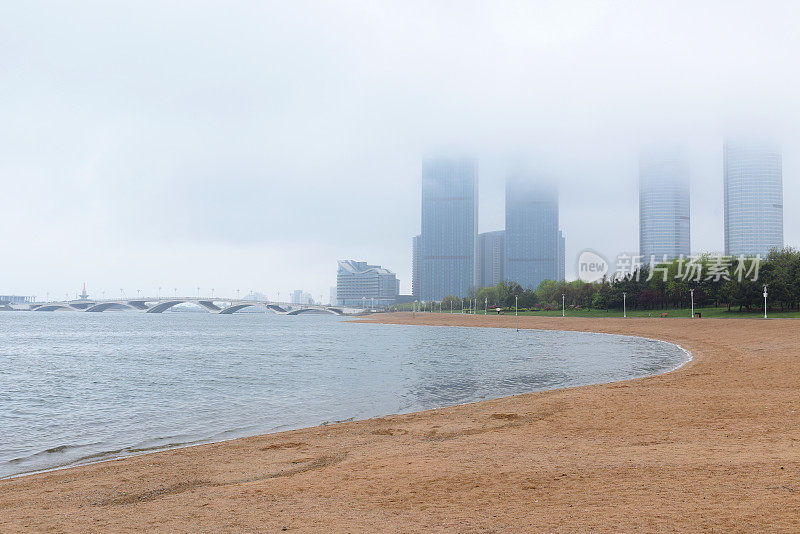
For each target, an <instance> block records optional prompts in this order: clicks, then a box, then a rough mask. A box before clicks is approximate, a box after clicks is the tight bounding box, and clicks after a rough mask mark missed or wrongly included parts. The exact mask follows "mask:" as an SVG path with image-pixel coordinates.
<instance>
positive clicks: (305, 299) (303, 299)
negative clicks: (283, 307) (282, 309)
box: [292, 289, 314, 304]
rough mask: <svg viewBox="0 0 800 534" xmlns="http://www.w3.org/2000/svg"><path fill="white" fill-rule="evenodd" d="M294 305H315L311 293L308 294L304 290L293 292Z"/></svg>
mask: <svg viewBox="0 0 800 534" xmlns="http://www.w3.org/2000/svg"><path fill="white" fill-rule="evenodd" d="M292 304H314V298H313V297H312V296H311V293H306V292H305V291H303V290H302V289H295V290H294V291H292Z"/></svg>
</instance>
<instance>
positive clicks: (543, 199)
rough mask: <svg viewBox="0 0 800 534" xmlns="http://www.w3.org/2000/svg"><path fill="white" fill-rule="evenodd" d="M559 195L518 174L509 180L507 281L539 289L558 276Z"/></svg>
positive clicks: (539, 183)
mask: <svg viewBox="0 0 800 534" xmlns="http://www.w3.org/2000/svg"><path fill="white" fill-rule="evenodd" d="M558 248H559V247H558V192H557V191H556V189H555V188H554V187H552V186H550V185H549V184H547V183H546V182H544V180H542V179H540V178H537V177H535V176H532V175H531V174H529V173H526V172H521V171H516V172H513V173H511V174H509V176H508V179H507V180H506V269H505V277H506V279H508V280H510V281H512V282H517V283H519V284H520V285H521V286H522V287H524V288H531V289H536V288H537V287H538V286H539V284H540V283H541V282H542V280H556V279H557V278H558V277H559V273H558V267H559V266H558V263H559V260H558Z"/></svg>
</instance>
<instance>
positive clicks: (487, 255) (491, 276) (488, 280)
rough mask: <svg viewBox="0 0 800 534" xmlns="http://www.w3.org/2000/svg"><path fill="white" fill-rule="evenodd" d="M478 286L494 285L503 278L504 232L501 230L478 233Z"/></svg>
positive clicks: (504, 256)
mask: <svg viewBox="0 0 800 534" xmlns="http://www.w3.org/2000/svg"><path fill="white" fill-rule="evenodd" d="M477 250H478V276H477V277H476V278H477V279H478V280H477V283H476V284H475V285H476V286H478V287H490V286H496V285H497V284H499V283H500V282H502V281H503V280H504V279H505V276H504V270H505V262H506V233H505V231H503V230H498V231H496V232H484V233H482V234H478V249H477Z"/></svg>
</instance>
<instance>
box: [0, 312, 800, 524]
mask: <svg viewBox="0 0 800 534" xmlns="http://www.w3.org/2000/svg"><path fill="white" fill-rule="evenodd" d="M371 320H372V321H380V322H387V323H404V324H432V325H467V326H488V327H510V328H513V327H514V317H513V316H485V317H484V316H480V315H478V316H464V315H448V314H444V315H439V314H417V315H416V317H412V315H411V314H392V315H380V316H376V317H375V318H372V319H371ZM519 324H520V328H540V329H555V330H581V331H590V332H608V333H618V334H629V335H636V336H644V337H648V338H656V339H662V340H666V341H671V342H674V343H677V344H679V345H681V346H683V347H685V348H686V349H688V350H690V351H691V352H692V354H693V360H692V361H691V362H690V363H688V364H686V365H685V366H683V367H682V368H680V369H679V370H677V371H674V372H672V373H668V374H664V375H660V376H656V377H650V378H644V379H637V380H631V381H626V382H618V383H613V384H603V385H596V386H587V387H580V388H573V389H565V390H557V391H548V392H540V393H531V394H525V395H518V396H515V397H510V398H503V399H497V400H491V401H485V402H480V403H475V404H469V405H464V406H458V407H454V408H444V409H438V410H432V411H427V412H420V413H414V414H409V415H398V416H390V417H383V418H378V419H371V420H367V421H357V422H352V423H343V424H338V425H331V426H323V427H314V428H309V429H304V430H298V431H291V432H284V433H279V434H269V435H264V436H256V437H251V438H244V439H239V440H234V441H228V442H223V443H216V444H210V445H202V446H197V447H189V448H183V449H176V450H170V451H164V452H158V453H153V454H147V455H142V456H137V457H132V458H125V459H120V460H113V461H108V462H102V463H97V464H93V465H86V466H80V467H75V468H70V469H63V470H58V471H52V472H48V473H41V474H36V475H30V476H25V477H20V478H14V479H7V480H2V481H0V532H16V531H56V532H62V531H70V532H77V531H80V532H86V531H98V532H100V531H102V532H109V531H141V530H157V531H170V532H221V531H228V532H256V531H258V532H260V531H265V532H271V531H281V530H288V531H309V532H310V531H319V530H322V529H325V530H328V531H332V532H333V531H335V532H340V531H345V532H346V531H349V532H359V531H361V532H363V531H376V530H378V531H402V532H405V531H459V532H470V531H475V532H508V531H523V530H527V531H536V530H543V531H563V532H574V531H633V530H638V531H665V530H675V529H680V530H688V531H698V530H708V531H712V530H713V531H725V532H730V531H734V532H755V531H773V532H774V531H783V532H798V531H800V333H799V332H800V330H799V327H800V322H798V321H797V320H767V321H764V320H755V319H753V320H750V319H718V320H713V319H699V320H690V319H579V318H566V319H562V318H544V317H521V318H520V320H519ZM352 326H353V328H358V326H359V325H352Z"/></svg>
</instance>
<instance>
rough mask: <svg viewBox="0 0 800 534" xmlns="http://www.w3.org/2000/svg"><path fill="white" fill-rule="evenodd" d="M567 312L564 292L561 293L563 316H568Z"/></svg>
mask: <svg viewBox="0 0 800 534" xmlns="http://www.w3.org/2000/svg"><path fill="white" fill-rule="evenodd" d="M566 312H567V304H566V297H565V296H564V294H563V293H562V294H561V317H566V316H567V315H566Z"/></svg>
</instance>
